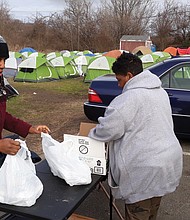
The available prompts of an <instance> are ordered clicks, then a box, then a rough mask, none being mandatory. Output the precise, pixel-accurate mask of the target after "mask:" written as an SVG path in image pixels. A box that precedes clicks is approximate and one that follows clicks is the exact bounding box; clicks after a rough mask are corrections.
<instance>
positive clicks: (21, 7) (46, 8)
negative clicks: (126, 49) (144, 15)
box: [0, 0, 190, 21]
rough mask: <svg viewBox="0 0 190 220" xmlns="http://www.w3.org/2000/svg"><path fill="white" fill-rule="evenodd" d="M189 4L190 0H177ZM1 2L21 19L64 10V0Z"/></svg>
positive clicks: (160, 0) (4, 0) (3, 0)
mask: <svg viewBox="0 0 190 220" xmlns="http://www.w3.org/2000/svg"><path fill="white" fill-rule="evenodd" d="M100 1H101V0H94V1H93V2H94V3H98V2H100ZM163 1H164V0H155V2H159V3H160V2H163ZM176 1H177V2H182V3H184V4H188V5H190V3H189V0H176ZM0 2H7V4H8V8H9V9H10V13H11V15H12V16H13V17H14V18H17V19H21V20H22V21H28V18H29V17H31V16H32V15H33V16H35V15H36V13H38V12H39V13H40V14H42V15H44V16H45V15H49V14H50V13H53V12H61V11H63V10H64V5H65V4H64V0H0Z"/></svg>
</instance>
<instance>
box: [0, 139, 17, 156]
mask: <svg viewBox="0 0 190 220" xmlns="http://www.w3.org/2000/svg"><path fill="white" fill-rule="evenodd" d="M19 149H20V142H19V141H15V140H13V139H11V138H4V139H1V140H0V152H1V153H4V154H10V155H15V154H16V153H17V152H18V151H19Z"/></svg>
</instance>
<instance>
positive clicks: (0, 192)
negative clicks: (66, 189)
mask: <svg viewBox="0 0 190 220" xmlns="http://www.w3.org/2000/svg"><path fill="white" fill-rule="evenodd" d="M17 141H19V142H20V143H21V148H20V150H19V151H18V153H17V154H16V155H14V156H12V155H7V156H6V159H5V161H4V163H3V165H2V166H1V168H0V202H1V203H6V204H9V205H16V206H27V207H29V206H32V205H34V204H35V202H36V199H37V198H38V197H39V196H40V195H41V194H42V191H43V185H42V183H41V181H40V179H39V178H38V177H37V176H36V170H35V165H34V164H33V162H32V159H31V153H30V151H29V150H28V148H27V146H26V143H25V142H24V141H22V140H20V139H17Z"/></svg>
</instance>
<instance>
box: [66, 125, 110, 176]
mask: <svg viewBox="0 0 190 220" xmlns="http://www.w3.org/2000/svg"><path fill="white" fill-rule="evenodd" d="M95 126H96V124H93V123H81V124H80V130H79V134H78V135H70V134H64V136H63V138H64V141H66V140H72V141H73V143H74V146H76V147H77V149H78V152H79V158H80V159H81V160H83V161H85V162H86V163H87V165H88V166H89V167H90V169H91V172H92V173H93V174H98V175H106V173H107V149H106V144H105V143H104V142H101V141H96V140H94V139H92V138H89V137H87V135H88V133H89V131H90V129H91V128H93V127H95Z"/></svg>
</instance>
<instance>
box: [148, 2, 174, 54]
mask: <svg viewBox="0 0 190 220" xmlns="http://www.w3.org/2000/svg"><path fill="white" fill-rule="evenodd" d="M177 10H178V5H177V3H176V2H175V1H174V0H165V2H164V7H163V10H162V11H161V12H159V13H158V14H157V16H156V17H155V19H154V20H153V22H152V24H151V30H152V34H154V35H155V36H156V37H155V42H156V45H157V47H158V48H159V49H160V50H164V49H165V48H166V47H167V46H168V45H169V44H170V45H171V44H172V42H174V22H175V14H176V11H177Z"/></svg>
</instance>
